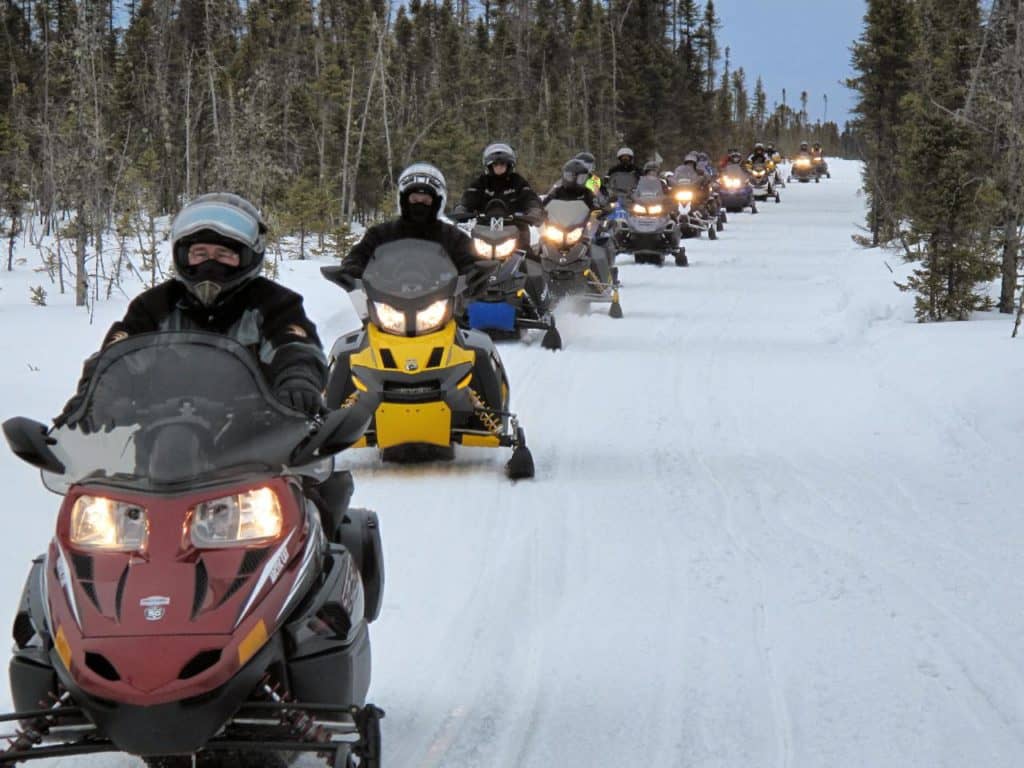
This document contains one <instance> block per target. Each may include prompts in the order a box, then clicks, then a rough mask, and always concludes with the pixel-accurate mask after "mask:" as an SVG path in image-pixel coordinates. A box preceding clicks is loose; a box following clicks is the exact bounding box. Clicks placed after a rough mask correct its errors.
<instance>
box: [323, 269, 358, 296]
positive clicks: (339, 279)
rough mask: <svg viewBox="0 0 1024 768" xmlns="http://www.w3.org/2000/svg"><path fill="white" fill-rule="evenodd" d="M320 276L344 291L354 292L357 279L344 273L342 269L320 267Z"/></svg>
mask: <svg viewBox="0 0 1024 768" xmlns="http://www.w3.org/2000/svg"><path fill="white" fill-rule="evenodd" d="M320 274H322V275H323V276H324V277H326V278H327V279H328V280H330V281H331V282H332V283H334V284H335V285H340V286H341V287H342V288H344V289H345V290H346V291H354V290H355V289H356V285H357V283H358V281H359V278H358V277H356V276H355V275H350V274H349V273H348V272H345V271H344V268H343V267H340V266H336V267H320Z"/></svg>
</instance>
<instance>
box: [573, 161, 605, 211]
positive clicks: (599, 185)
mask: <svg viewBox="0 0 1024 768" xmlns="http://www.w3.org/2000/svg"><path fill="white" fill-rule="evenodd" d="M573 159H574V160H581V161H582V162H583V164H584V165H586V166H587V174H588V177H589V178H587V189H589V190H590V191H591V192H593V193H594V197H596V198H598V199H599V200H606V199H607V198H608V190H607V189H605V186H604V181H603V180H602V179H601V177H600V176H599V175H598V174H597V173H596V172H595V171H594V168H596V167H597V158H596V157H594V156H593V155H592V154H591V153H590V152H586V151H584V152H577V153H576V157H574V158H573Z"/></svg>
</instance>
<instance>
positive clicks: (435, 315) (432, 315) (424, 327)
mask: <svg viewBox="0 0 1024 768" xmlns="http://www.w3.org/2000/svg"><path fill="white" fill-rule="evenodd" d="M449 306H450V302H449V301H448V299H438V300H437V301H435V302H434V303H433V304H431V305H429V306H428V307H427V308H426V309H421V310H420V311H419V312H417V313H416V333H430V332H431V331H436V330H437V329H438V328H440V327H441V326H442V325H444V324H445V323H446V322H447V321H448V307H449Z"/></svg>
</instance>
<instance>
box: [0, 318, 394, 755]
mask: <svg viewBox="0 0 1024 768" xmlns="http://www.w3.org/2000/svg"><path fill="white" fill-rule="evenodd" d="M369 417H370V414H369V412H366V411H362V410H361V409H359V408H356V409H352V410H349V411H337V412H335V413H332V414H330V415H329V416H328V417H327V418H326V419H324V420H323V421H320V420H314V421H309V420H308V419H307V417H306V416H304V415H303V414H301V413H298V412H296V411H292V410H291V409H289V408H287V407H285V406H284V405H282V404H281V403H279V402H278V401H277V400H276V399H275V398H274V397H273V395H271V394H270V392H269V390H268V389H267V386H266V384H265V383H264V378H263V374H262V373H261V371H260V369H259V367H258V364H257V362H256V361H255V360H254V359H253V358H252V355H251V354H250V352H249V351H248V350H247V349H245V348H244V347H242V346H241V345H239V344H238V343H237V342H235V341H233V340H232V339H230V338H227V337H224V336H221V335H216V334H209V333H197V332H184V333H183V332H162V333H148V334H140V335H138V336H133V337H131V338H128V339H124V340H122V341H119V342H117V343H116V344H112V345H110V346H108V347H107V348H106V349H105V350H103V351H102V353H101V354H100V356H99V357H98V358H97V361H96V368H95V374H94V375H93V377H92V378H91V381H90V384H89V386H88V389H87V390H86V393H85V396H84V399H83V402H82V404H81V405H80V407H78V408H77V409H76V410H75V411H74V412H73V413H71V414H70V416H69V417H68V419H67V421H66V422H65V423H64V424H63V425H62V426H60V427H59V428H54V429H52V430H49V431H48V430H47V428H46V427H45V426H44V425H43V424H41V423H39V422H36V421H32V420H31V419H27V418H14V419H9V420H8V421H6V422H4V424H3V430H4V435H5V436H6V438H7V442H8V444H9V445H10V448H11V450H12V451H13V452H14V453H15V454H16V455H17V456H18V457H19V458H21V459H23V460H25V461H26V462H28V463H30V464H32V465H33V466H36V467H38V468H40V469H41V470H42V476H43V482H44V484H45V485H46V487H47V488H48V489H49V490H51V491H54V492H56V493H58V494H62V495H63V496H64V501H63V503H62V504H61V507H60V512H59V514H58V516H57V525H56V535H55V536H54V538H53V539H52V541H51V542H50V544H49V548H48V549H47V551H46V552H45V554H42V555H40V556H39V557H37V558H36V559H35V560H34V561H33V563H32V567H31V571H30V573H29V576H28V580H27V582H26V584H25V588H24V591H23V593H22V597H21V601H20V604H19V608H18V613H17V616H16V618H15V621H14V633H13V634H14V652H13V656H12V657H11V661H10V680H11V694H12V697H13V700H14V707H15V712H14V713H13V714H10V715H4V716H2V719H3V720H4V721H6V722H13V721H17V722H18V723H20V726H18V727H17V730H16V731H15V732H14V733H12V734H10V735H8V746H7V748H6V749H0V764H3V765H13V764H15V763H19V762H22V761H26V760H34V759H42V758H53V757H64V756H68V755H79V754H89V753H96V752H126V753H129V754H132V755H137V756H139V757H141V758H142V759H143V760H144V761H145V762H146V763H147V765H150V766H160V767H161V768H163V767H165V766H191V765H193V764H194V763H193V757H195V758H196V759H197V760H200V761H201V762H199V764H200V765H211V764H212V765H217V764H219V761H221V760H223V761H227V763H228V764H231V765H236V764H245V765H261V766H269V765H281V766H283V765H285V755H288V756H291V755H292V754H294V753H299V752H309V753H316V754H319V755H320V756H321V757H323V758H324V759H325V760H326V762H327V764H328V765H329V766H333V768H352V767H353V766H370V767H371V768H378V767H379V766H380V725H379V721H380V718H381V717H382V716H383V712H381V710H379V709H377V708H376V707H374V706H373V705H372V704H367V703H366V693H367V689H368V687H369V684H370V644H369V636H368V632H367V630H368V624H369V623H370V622H372V621H373V620H374V619H375V618H376V617H377V615H378V613H379V611H380V607H381V592H382V587H383V570H382V566H383V561H382V558H381V548H380V534H379V529H378V528H377V521H376V517H375V516H374V515H373V513H370V512H367V511H366V510H354V509H347V500H346V501H345V502H344V504H345V505H346V508H342V509H335V510H330V511H327V510H320V509H318V508H317V506H316V505H315V503H314V501H312V500H311V495H310V493H308V492H307V488H315V487H316V484H318V483H319V482H321V481H322V480H324V479H326V478H327V477H329V476H330V474H331V473H332V472H333V468H334V456H333V455H334V454H335V453H337V452H339V451H341V450H343V449H345V448H346V447H348V446H349V445H351V444H352V443H353V442H355V441H356V440H357V439H358V437H359V436H360V435H361V434H362V432H363V430H364V429H365V428H366V426H367V424H368V423H369ZM322 519H326V520H328V521H329V528H330V529H331V530H329V531H327V532H325V530H324V523H323V522H321V521H322Z"/></svg>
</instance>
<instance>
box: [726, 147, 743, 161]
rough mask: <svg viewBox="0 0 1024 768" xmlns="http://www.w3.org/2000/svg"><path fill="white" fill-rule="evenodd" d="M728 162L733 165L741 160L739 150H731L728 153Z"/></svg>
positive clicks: (741, 156)
mask: <svg viewBox="0 0 1024 768" xmlns="http://www.w3.org/2000/svg"><path fill="white" fill-rule="evenodd" d="M729 160H730V161H731V162H733V163H738V162H740V161H742V160H743V155H741V154H740V152H739V150H736V149H734V150H732V151H731V152H730V153H729Z"/></svg>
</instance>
